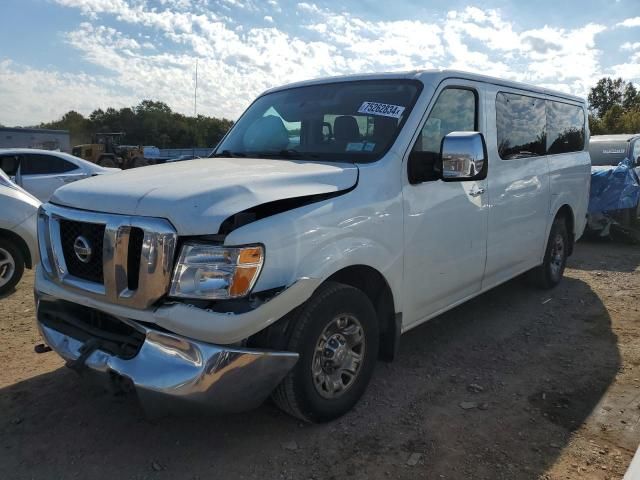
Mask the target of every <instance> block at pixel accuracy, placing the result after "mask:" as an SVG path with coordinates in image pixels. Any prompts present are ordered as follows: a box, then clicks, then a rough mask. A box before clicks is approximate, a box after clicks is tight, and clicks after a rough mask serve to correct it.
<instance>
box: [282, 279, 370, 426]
mask: <svg viewBox="0 0 640 480" xmlns="http://www.w3.org/2000/svg"><path fill="white" fill-rule="evenodd" d="M347 318H350V319H351V320H345V319H347ZM353 319H356V321H355V322H354V323H353V324H350V325H351V326H352V327H354V328H357V327H358V325H357V324H358V323H359V326H360V327H361V330H358V335H357V337H358V338H363V339H364V343H363V346H362V348H363V351H362V350H361V352H362V356H361V361H360V362H358V363H359V367H358V368H357V369H356V373H355V375H353V376H352V380H351V382H352V383H351V384H350V385H348V386H346V387H345V388H344V389H343V390H342V391H340V392H338V394H337V396H336V397H335V398H327V397H326V395H332V394H331V393H329V392H324V393H323V394H321V393H320V391H323V385H318V386H317V385H316V381H315V380H314V378H315V379H318V378H322V377H323V375H325V370H324V367H322V368H321V370H322V372H321V373H320V374H319V375H314V373H313V370H312V366H313V365H314V364H315V365H321V363H320V361H321V359H326V357H325V356H324V355H325V352H327V351H331V349H330V348H327V347H328V346H329V343H330V341H331V339H334V342H335V338H334V337H335V335H340V332H339V331H338V332H337V333H335V334H334V335H332V336H331V337H329V338H328V340H327V341H326V343H324V347H322V350H318V351H317V352H316V346H317V345H318V342H319V341H320V338H321V335H322V334H324V333H325V329H327V328H331V327H332V326H334V325H335V327H336V328H338V326H339V323H336V322H340V321H344V322H347V321H350V322H352V321H353ZM349 328H351V327H349ZM344 331H346V330H344ZM336 338H339V337H336ZM343 338H344V337H343ZM354 338H356V337H355V336H354ZM378 346H379V334H378V319H377V315H376V312H375V310H374V308H373V305H372V304H371V301H370V300H369V298H368V297H367V296H366V295H365V294H364V293H363V292H362V291H360V290H358V289H357V288H354V287H351V286H348V285H344V284H341V283H335V282H327V283H325V284H324V285H322V286H321V287H320V288H319V289H318V290H317V291H316V292H315V293H314V295H313V296H312V297H311V298H310V299H309V300H308V301H307V302H306V303H305V304H304V305H303V307H302V309H301V311H300V314H299V316H298V318H297V319H296V320H295V323H294V325H293V328H292V331H291V335H290V338H289V343H288V349H289V350H290V351H293V352H297V353H299V354H300V358H299V360H298V362H297V363H296V366H295V367H294V368H293V370H292V371H291V372H289V373H288V374H287V376H286V377H285V378H284V380H283V381H282V383H281V384H280V385H279V386H278V387H277V388H276V390H275V391H274V392H273V394H272V398H273V400H274V402H275V403H276V405H277V406H278V407H280V408H281V409H282V410H284V411H285V412H287V413H289V414H290V415H293V416H294V417H297V418H300V419H302V420H305V421H308V422H326V421H329V420H333V419H334V418H337V417H340V416H342V415H344V414H345V413H347V412H348V411H349V410H351V408H353V406H354V405H355V404H356V403H357V402H358V400H359V399H360V397H361V396H362V394H363V393H364V391H365V390H366V388H367V385H368V384H369V381H370V380H371V375H372V374H373V369H374V367H375V363H376V360H377V357H378ZM347 347H348V345H347ZM320 351H322V353H320ZM336 352H337V350H336ZM343 352H344V350H343ZM347 352H348V353H347V355H349V354H350V352H349V350H347ZM338 353H339V352H338ZM343 357H344V356H343ZM336 358H338V356H337V355H336ZM314 360H316V362H314ZM325 365H327V363H325ZM335 371H336V372H339V371H342V370H341V369H339V368H336V369H335ZM338 376H340V375H338ZM325 377H326V378H328V376H325ZM340 377H341V376H340ZM347 377H348V376H347ZM342 381H344V377H341V382H342ZM340 385H342V384H340ZM323 395H325V396H323Z"/></svg>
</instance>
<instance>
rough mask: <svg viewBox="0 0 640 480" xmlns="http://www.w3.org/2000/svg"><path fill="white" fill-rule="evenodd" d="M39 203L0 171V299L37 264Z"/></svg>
mask: <svg viewBox="0 0 640 480" xmlns="http://www.w3.org/2000/svg"><path fill="white" fill-rule="evenodd" d="M39 206H40V202H39V201H38V199H37V198H35V197H34V196H33V195H30V194H29V193H27V192H25V191H24V190H23V189H22V188H20V187H19V186H17V185H16V184H15V183H13V182H12V181H11V180H9V177H7V176H6V175H5V174H4V172H3V171H2V170H0V298H2V296H3V295H4V294H5V293H7V292H10V291H11V290H12V289H13V287H14V286H15V285H16V284H17V283H18V282H19V281H20V278H21V277H22V274H23V272H24V269H25V268H33V267H34V266H35V264H36V262H37V261H38V249H37V243H38V241H37V236H36V217H37V215H36V214H37V212H38V207H39Z"/></svg>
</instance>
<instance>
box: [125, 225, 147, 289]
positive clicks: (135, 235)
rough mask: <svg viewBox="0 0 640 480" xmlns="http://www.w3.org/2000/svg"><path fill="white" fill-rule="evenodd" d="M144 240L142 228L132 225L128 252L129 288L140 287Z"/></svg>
mask: <svg viewBox="0 0 640 480" xmlns="http://www.w3.org/2000/svg"><path fill="white" fill-rule="evenodd" d="M143 240H144V232H143V231H142V229H141V228H137V227H132V228H131V231H130V232H129V251H128V252H127V286H128V287H129V290H137V289H138V279H139V277H140V258H141V257H142V242H143Z"/></svg>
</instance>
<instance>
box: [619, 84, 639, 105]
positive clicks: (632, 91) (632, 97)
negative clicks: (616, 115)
mask: <svg viewBox="0 0 640 480" xmlns="http://www.w3.org/2000/svg"><path fill="white" fill-rule="evenodd" d="M622 108H624V109H625V110H638V109H640V93H639V92H638V89H637V88H636V87H635V86H634V85H633V83H631V82H629V83H627V85H626V86H625V87H624V93H623V95H622Z"/></svg>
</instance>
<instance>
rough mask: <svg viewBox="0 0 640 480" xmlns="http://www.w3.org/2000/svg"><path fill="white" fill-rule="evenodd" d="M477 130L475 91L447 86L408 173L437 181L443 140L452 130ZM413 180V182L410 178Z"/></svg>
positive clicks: (430, 114)
mask: <svg viewBox="0 0 640 480" xmlns="http://www.w3.org/2000/svg"><path fill="white" fill-rule="evenodd" d="M477 130H478V99H477V94H476V92H475V91H474V90H470V89H467V88H446V89H445V90H443V91H442V92H441V93H440V95H439V96H438V99H437V100H436V103H435V105H434V106H433V109H432V110H431V112H430V113H429V117H428V118H427V121H426V123H425V124H424V126H423V127H422V130H421V131H420V135H418V138H417V140H416V143H415V144H414V145H413V149H412V150H411V157H413V158H412V160H414V161H413V162H411V163H412V168H415V169H416V171H414V172H409V177H410V181H411V178H416V179H418V178H419V179H420V181H425V180H436V179H437V178H439V175H438V173H439V172H438V171H437V163H438V162H437V161H438V160H439V158H440V146H441V145H442V139H443V138H444V137H445V136H446V135H448V134H449V133H451V132H475V131H477ZM411 183H414V182H413V181H411Z"/></svg>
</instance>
